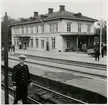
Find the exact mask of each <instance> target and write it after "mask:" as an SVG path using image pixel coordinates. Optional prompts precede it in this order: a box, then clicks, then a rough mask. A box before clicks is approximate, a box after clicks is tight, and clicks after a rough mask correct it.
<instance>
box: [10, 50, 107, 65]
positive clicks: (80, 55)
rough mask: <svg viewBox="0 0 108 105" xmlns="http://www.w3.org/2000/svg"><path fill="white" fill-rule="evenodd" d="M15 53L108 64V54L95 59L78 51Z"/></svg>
mask: <svg viewBox="0 0 108 105" xmlns="http://www.w3.org/2000/svg"><path fill="white" fill-rule="evenodd" d="M10 53H11V52H10ZM15 53H19V54H28V55H34V56H43V57H50V58H57V59H65V60H73V61H80V62H87V63H96V64H104V65H107V56H104V57H103V58H102V57H101V56H100V61H95V58H94V57H92V56H90V55H88V54H86V53H81V52H79V53H78V54H77V52H49V51H35V50H33V51H30V50H22V49H21V50H16V51H15Z"/></svg>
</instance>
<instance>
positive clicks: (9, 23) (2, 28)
mask: <svg viewBox="0 0 108 105" xmlns="http://www.w3.org/2000/svg"><path fill="white" fill-rule="evenodd" d="M18 21H19V20H18V19H13V18H11V17H10V16H8V26H9V28H8V39H9V40H8V42H9V44H11V24H13V23H16V22H18ZM3 31H4V17H2V18H1V44H2V45H3V42H4V41H3Z"/></svg>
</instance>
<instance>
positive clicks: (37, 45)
mask: <svg viewBox="0 0 108 105" xmlns="http://www.w3.org/2000/svg"><path fill="white" fill-rule="evenodd" d="M36 47H37V48H38V47H39V40H38V39H36Z"/></svg>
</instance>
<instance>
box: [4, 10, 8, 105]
mask: <svg viewBox="0 0 108 105" xmlns="http://www.w3.org/2000/svg"><path fill="white" fill-rule="evenodd" d="M3 38H4V39H3V41H4V77H5V78H4V79H5V80H4V82H5V104H8V103H9V97H8V16H7V12H6V13H5V16H4V34H3Z"/></svg>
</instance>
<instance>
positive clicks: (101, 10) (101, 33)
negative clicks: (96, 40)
mask: <svg viewBox="0 0 108 105" xmlns="http://www.w3.org/2000/svg"><path fill="white" fill-rule="evenodd" d="M100 20H101V21H100V54H101V45H102V43H101V42H102V0H101V19H100Z"/></svg>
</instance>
